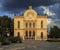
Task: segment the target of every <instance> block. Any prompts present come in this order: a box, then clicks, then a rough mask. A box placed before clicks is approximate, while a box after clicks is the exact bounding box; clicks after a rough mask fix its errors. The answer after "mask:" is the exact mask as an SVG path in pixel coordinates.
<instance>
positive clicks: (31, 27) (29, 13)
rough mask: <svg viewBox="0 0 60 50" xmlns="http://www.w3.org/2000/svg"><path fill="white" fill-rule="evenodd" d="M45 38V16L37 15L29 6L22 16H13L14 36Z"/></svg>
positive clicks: (27, 38) (28, 38) (32, 38)
mask: <svg viewBox="0 0 60 50" xmlns="http://www.w3.org/2000/svg"><path fill="white" fill-rule="evenodd" d="M17 36H20V38H22V39H23V40H30V39H31V40H47V16H41V15H40V16H39V15H37V12H36V11H35V10H34V9H32V7H31V6H30V7H29V9H27V10H26V11H25V12H24V15H22V16H14V37H17Z"/></svg>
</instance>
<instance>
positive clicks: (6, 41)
mask: <svg viewBox="0 0 60 50" xmlns="http://www.w3.org/2000/svg"><path fill="white" fill-rule="evenodd" d="M1 44H2V45H9V44H10V41H9V39H8V38H6V37H2V38H1Z"/></svg>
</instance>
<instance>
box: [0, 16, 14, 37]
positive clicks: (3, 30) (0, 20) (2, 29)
mask: <svg viewBox="0 0 60 50" xmlns="http://www.w3.org/2000/svg"><path fill="white" fill-rule="evenodd" d="M13 24H14V23H13V19H11V18H9V17H8V16H2V17H0V34H1V35H3V36H6V35H7V32H9V33H10V35H13V27H14V25H13Z"/></svg>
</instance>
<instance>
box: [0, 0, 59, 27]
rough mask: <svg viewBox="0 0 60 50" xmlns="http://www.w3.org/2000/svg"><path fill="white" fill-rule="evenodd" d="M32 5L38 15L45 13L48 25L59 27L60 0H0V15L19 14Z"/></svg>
mask: <svg viewBox="0 0 60 50" xmlns="http://www.w3.org/2000/svg"><path fill="white" fill-rule="evenodd" d="M29 6H32V7H33V9H35V10H36V12H37V13H39V14H40V15H44V14H47V16H48V26H49V27H50V26H54V25H57V26H58V27H60V0H0V16H4V15H7V16H9V17H11V18H13V17H14V14H17V15H21V14H23V13H24V11H25V10H26V9H28V7H29Z"/></svg>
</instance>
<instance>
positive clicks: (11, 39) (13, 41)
mask: <svg viewBox="0 0 60 50" xmlns="http://www.w3.org/2000/svg"><path fill="white" fill-rule="evenodd" d="M9 41H11V43H17V42H20V43H22V40H21V39H20V38H19V37H13V36H12V37H10V38H9Z"/></svg>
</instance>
